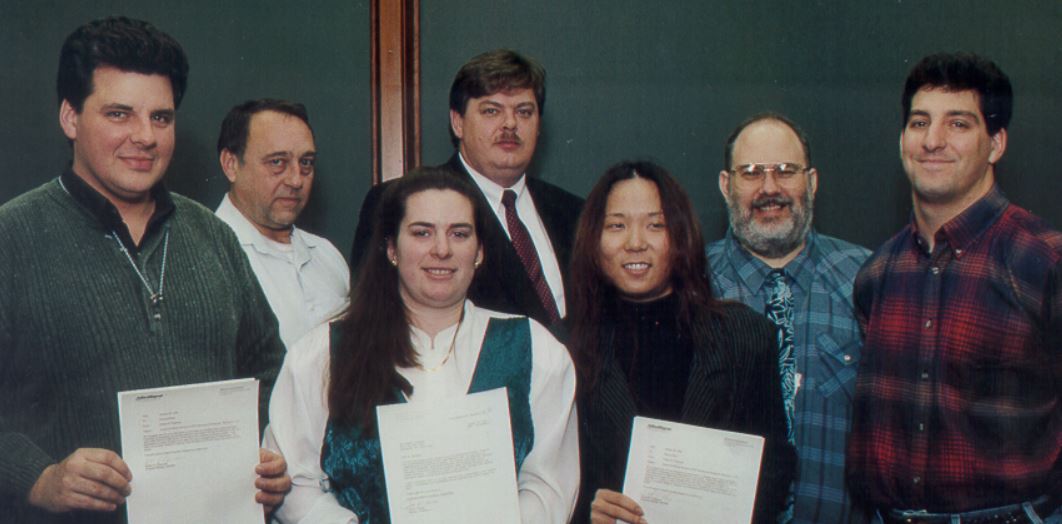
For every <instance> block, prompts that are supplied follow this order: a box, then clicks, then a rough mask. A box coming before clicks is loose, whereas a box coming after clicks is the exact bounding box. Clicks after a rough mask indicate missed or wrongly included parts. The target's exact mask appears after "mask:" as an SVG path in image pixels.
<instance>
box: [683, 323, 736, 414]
mask: <svg viewBox="0 0 1062 524" xmlns="http://www.w3.org/2000/svg"><path fill="white" fill-rule="evenodd" d="M692 332H693V333H692V335H693V361H692V362H690V377H689V382H688V383H687V385H686V400H685V402H684V404H683V406H682V420H683V422H688V423H691V424H697V425H701V426H704V425H708V424H712V425H718V424H719V423H721V422H723V421H726V420H729V419H730V407H731V406H733V404H734V402H733V399H731V398H730V395H731V392H733V391H734V388H733V387H732V385H733V382H734V380H735V379H734V370H733V369H732V367H733V366H728V365H727V359H726V358H725V356H726V355H727V352H728V351H729V348H723V347H720V346H719V344H718V341H719V340H720V339H721V334H720V333H719V332H718V322H717V321H716V320H715V319H714V318H712V317H711V314H710V313H704V314H702V315H698V317H697V318H695V319H694V325H693V329H692Z"/></svg>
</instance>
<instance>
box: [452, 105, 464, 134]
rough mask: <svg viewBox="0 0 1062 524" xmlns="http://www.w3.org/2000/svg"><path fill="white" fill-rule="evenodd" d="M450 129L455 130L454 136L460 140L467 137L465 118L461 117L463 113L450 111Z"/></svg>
mask: <svg viewBox="0 0 1062 524" xmlns="http://www.w3.org/2000/svg"><path fill="white" fill-rule="evenodd" d="M450 129H452V130H453V132H454V136H456V137H457V139H458V140H461V139H463V138H464V137H465V136H464V135H465V117H463V116H461V113H458V112H457V111H454V110H453V109H451V110H450Z"/></svg>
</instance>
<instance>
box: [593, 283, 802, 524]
mask: <svg viewBox="0 0 1062 524" xmlns="http://www.w3.org/2000/svg"><path fill="white" fill-rule="evenodd" d="M614 332H615V325H614V323H613V322H611V321H605V322H604V323H603V325H602V326H601V335H602V337H601V341H602V344H604V346H605V347H604V355H605V357H604V358H605V362H604V363H603V365H602V369H601V372H600V375H599V376H598V380H597V382H596V384H595V385H594V387H593V389H592V390H591V391H589V392H587V394H586V396H585V397H584V398H582V399H580V400H581V401H580V403H579V416H580V420H581V424H580V427H579V430H580V454H581V457H582V490H581V493H580V494H579V503H578V505H577V506H576V515H575V518H574V519H573V520H574V521H575V522H588V521H589V517H590V502H591V501H592V500H593V498H594V492H595V491H597V490H598V489H599V488H605V489H611V490H613V491H622V489H621V488H622V487H623V477H624V472H625V471H626V468H627V451H628V448H630V441H631V429H632V428H631V424H632V421H633V419H634V416H635V415H637V414H638V413H637V409H636V407H635V403H634V399H633V397H632V396H631V393H630V390H629V388H628V385H627V379H626V377H625V376H624V373H623V371H622V370H621V369H620V365H619V363H618V362H617V361H616V360H615V359H614V358H611V355H612V353H611V349H612V348H611V347H610V346H611V343H610V342H609V341H610V340H611V339H612V337H613V335H614ZM692 337H693V340H694V348H693V360H692V362H691V363H690V371H689V377H688V379H687V380H688V383H687V386H686V397H685V398H686V400H685V402H684V404H683V406H682V419H681V420H679V421H676V422H682V423H686V424H693V425H697V426H704V427H711V428H715V429H722V430H727V431H736V432H741V433H749V434H755V435H759V436H762V437H764V438H765V439H766V442H765V443H764V448H763V461H762V462H761V466H760V482H759V485H758V486H757V492H756V505H755V516H754V519H753V522H757V523H761V522H762V523H773V522H775V521H776V516H777V515H778V513H779V512H780V511H781V510H782V508H783V504H784V502H785V498H786V496H787V494H788V492H789V484H790V482H791V481H792V480H793V478H794V473H795V471H794V468H795V467H796V450H795V449H794V448H793V446H791V445H790V444H789V442H788V440H787V439H786V423H785V413H784V411H783V409H784V408H783V406H782V389H781V381H780V379H779V374H778V356H777V355H778V350H777V336H776V332H775V328H774V326H773V325H771V324H770V322H768V321H767V320H766V319H765V318H763V316H761V315H759V314H757V313H755V312H754V311H753V310H751V309H749V308H748V307H747V306H744V305H741V304H738V303H736V302H725V303H723V306H722V310H721V312H720V313H710V312H707V311H702V312H699V313H698V314H697V316H696V317H695V321H694V326H693V335H692ZM705 517H706V520H705V522H710V521H711V519H710V518H709V517H710V516H708V515H706V516H705Z"/></svg>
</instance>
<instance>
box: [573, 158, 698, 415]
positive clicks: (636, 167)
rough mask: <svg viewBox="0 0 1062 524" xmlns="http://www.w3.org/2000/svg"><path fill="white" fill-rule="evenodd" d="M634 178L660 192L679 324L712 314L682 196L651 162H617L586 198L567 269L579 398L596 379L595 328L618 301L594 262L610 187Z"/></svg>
mask: <svg viewBox="0 0 1062 524" xmlns="http://www.w3.org/2000/svg"><path fill="white" fill-rule="evenodd" d="M634 178H641V179H644V180H648V181H649V182H652V183H653V184H654V185H655V186H656V188H657V191H658V192H659V193H660V206H661V207H662V210H663V212H664V219H665V221H666V222H667V232H668V240H669V244H670V251H671V253H670V262H671V265H670V267H671V275H670V279H671V288H672V292H673V293H674V294H675V295H676V298H677V299H678V304H679V322H680V325H682V326H685V328H687V329H688V328H689V327H690V326H691V324H692V320H693V314H694V312H695V311H696V310H697V309H699V308H708V309H710V310H713V311H718V308H717V304H718V303H717V302H716V300H715V299H714V298H713V297H712V286H711V281H710V280H709V278H710V277H709V276H708V273H707V268H708V259H707V257H706V256H705V254H704V237H703V236H701V227H700V224H699V222H698V220H697V215H696V214H695V213H694V212H693V206H692V205H691V204H690V199H689V197H688V196H687V195H686V191H685V190H683V189H682V186H680V185H679V183H678V182H677V181H675V179H674V178H672V176H671V175H670V174H669V173H668V172H667V170H665V169H664V168H662V167H660V166H658V165H656V164H654V163H652V162H621V163H619V164H616V165H614V166H612V167H610V168H609V169H608V171H605V174H604V175H602V176H601V179H600V180H598V181H597V184H596V185H594V188H593V189H592V190H591V191H590V194H589V195H588V196H587V197H586V203H585V204H584V205H583V212H582V214H581V215H579V226H578V228H577V229H576V234H575V246H574V248H573V249H572V257H571V263H570V270H569V272H570V277H571V282H572V290H571V297H572V300H571V307H570V309H569V313H568V314H569V317H568V325H569V326H570V328H571V329H570V333H571V337H570V338H569V344H568V348H569V350H570V351H571V354H572V359H573V360H574V361H575V366H576V370H577V371H578V374H579V392H580V395H582V394H585V393H586V392H587V391H589V390H590V389H592V388H593V385H594V383H595V382H596V380H597V374H598V371H599V370H600V368H601V359H602V354H603V349H604V348H601V347H600V344H601V341H600V340H599V333H600V329H601V323H602V322H603V320H604V319H605V318H607V317H606V316H605V315H606V314H607V312H610V311H614V310H615V303H616V301H618V300H620V299H619V293H618V292H617V290H616V286H615V284H613V283H612V281H611V280H609V278H608V276H606V275H605V271H604V270H603V269H602V268H601V262H600V261H601V231H602V230H603V229H604V224H605V207H606V204H607V203H608V196H609V194H610V193H611V192H612V188H613V187H614V186H615V185H616V184H617V183H619V182H622V181H624V180H631V179H634Z"/></svg>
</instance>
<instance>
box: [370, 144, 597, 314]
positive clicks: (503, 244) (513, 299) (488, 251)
mask: <svg viewBox="0 0 1062 524" xmlns="http://www.w3.org/2000/svg"><path fill="white" fill-rule="evenodd" d="M440 167H444V168H447V169H449V170H450V171H452V172H453V173H454V174H455V175H456V176H463V177H465V178H466V179H467V180H468V181H469V182H470V183H472V184H473V186H474V187H475V182H474V181H473V180H472V176H471V175H469V174H468V172H467V171H465V167H464V165H462V164H461V159H460V158H458V156H457V155H456V154H455V155H454V156H452V157H450V161H449V162H447V163H446V164H444V165H442V166H440ZM525 176H526V175H525ZM388 185H389V182H385V183H383V184H379V185H377V186H375V187H373V188H372V189H371V190H370V191H369V194H367V195H366V196H365V201H364V202H363V203H362V205H361V212H360V213H359V214H358V229H357V231H356V233H355V235H354V247H353V249H352V251H351V254H350V266H351V269H352V271H351V273H352V275H353V274H356V273H357V271H358V266H359V265H360V262H361V258H362V257H363V256H364V255H365V253H367V252H368V250H369V249H371V246H370V245H369V242H370V241H371V240H372V223H373V220H374V215H375V212H376V206H377V203H378V202H379V200H380V197H381V196H382V195H383V192H384V190H385V189H386V187H387V186H388ZM527 190H528V191H530V193H531V197H532V199H533V200H534V202H535V210H536V211H538V215H539V216H540V217H541V218H542V223H543V224H544V225H545V226H546V234H547V235H548V236H549V241H550V243H551V244H552V245H553V252H554V253H556V254H557V263H558V264H559V265H560V270H561V275H562V276H563V277H564V280H565V282H564V289H565V292H566V293H567V290H568V289H569V288H570V286H569V284H568V282H567V274H568V259H569V258H570V255H571V251H572V242H574V240H575V224H576V222H577V221H578V219H579V212H580V211H581V210H582V207H583V200H582V199H581V198H579V197H577V196H575V195H573V194H571V193H569V192H567V191H565V190H563V189H561V188H559V187H557V186H554V185H552V184H549V183H546V182H543V181H541V180H538V179H535V178H531V177H530V176H528V177H527ZM480 199H481V200H482V202H483V204H484V206H485V208H486V209H488V210H489V209H491V208H492V206H490V205H488V204H487V201H486V198H483V196H482V194H481V195H480ZM489 215H490V216H488V217H487V219H486V226H485V231H479V232H478V234H479V235H480V237H481V238H482V241H483V251H484V259H483V264H482V265H480V267H479V269H478V270H476V276H475V278H473V279H472V286H471V287H470V288H469V290H468V298H469V299H471V300H472V302H474V303H475V304H476V305H477V306H480V307H484V308H487V309H493V310H495V311H501V312H504V313H512V314H517V315H525V316H528V317H531V318H533V319H535V320H537V321H539V322H541V323H542V324H543V325H545V326H549V317H548V316H547V315H546V310H545V308H544V307H542V303H541V302H539V300H538V295H537V294H536V293H535V288H534V286H533V285H532V283H531V278H530V277H528V276H527V271H525V270H524V265H523V263H522V262H521V261H520V256H519V255H517V254H516V249H514V248H513V245H512V242H510V241H509V237H508V236H507V235H506V234H505V229H504V228H502V225H501V222H499V221H498V218H497V216H495V215H494V213H489Z"/></svg>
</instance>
